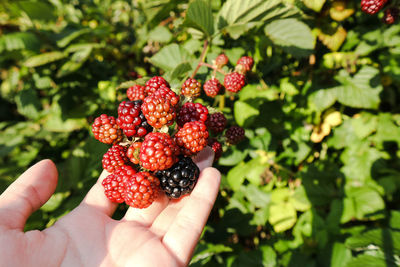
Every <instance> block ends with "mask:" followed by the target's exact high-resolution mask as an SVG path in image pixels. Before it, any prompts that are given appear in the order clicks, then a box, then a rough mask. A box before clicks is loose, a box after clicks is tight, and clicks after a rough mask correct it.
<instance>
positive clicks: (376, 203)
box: [346, 187, 385, 220]
mask: <svg viewBox="0 0 400 267" xmlns="http://www.w3.org/2000/svg"><path fill="white" fill-rule="evenodd" d="M346 194H347V197H348V198H350V199H351V201H352V202H353V204H354V210H355V214H354V215H355V217H356V218H357V219H359V220H363V219H372V220H374V219H378V218H381V217H382V216H379V212H382V211H383V210H384V209H385V202H384V201H383V199H382V197H381V196H380V195H379V193H378V192H377V191H375V190H373V189H371V188H369V187H350V188H348V189H347V190H346ZM380 215H382V214H380Z"/></svg>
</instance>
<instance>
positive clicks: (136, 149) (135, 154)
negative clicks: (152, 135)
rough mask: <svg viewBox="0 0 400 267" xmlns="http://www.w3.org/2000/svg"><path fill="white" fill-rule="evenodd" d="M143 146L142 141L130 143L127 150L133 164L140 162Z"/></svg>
mask: <svg viewBox="0 0 400 267" xmlns="http://www.w3.org/2000/svg"><path fill="white" fill-rule="evenodd" d="M141 146H142V142H135V143H133V144H132V145H130V146H129V148H128V150H127V151H126V156H127V157H128V158H129V160H130V161H131V162H132V163H133V164H139V154H140V147H141Z"/></svg>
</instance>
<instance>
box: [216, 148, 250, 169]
mask: <svg viewBox="0 0 400 267" xmlns="http://www.w3.org/2000/svg"><path fill="white" fill-rule="evenodd" d="M247 154H248V151H247V150H240V149H237V148H236V147H232V146H230V147H228V150H226V151H225V152H224V153H223V154H222V157H221V158H220V159H219V161H218V163H219V164H220V165H223V166H234V165H236V164H238V163H239V162H241V161H242V160H244V158H245V157H246V156H247Z"/></svg>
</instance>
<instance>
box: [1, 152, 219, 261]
mask: <svg viewBox="0 0 400 267" xmlns="http://www.w3.org/2000/svg"><path fill="white" fill-rule="evenodd" d="M195 161H196V163H197V165H198V166H199V167H200V169H201V170H202V171H201V174H200V178H199V180H198V183H197V185H196V187H195V188H194V190H193V192H192V193H191V194H190V195H189V196H185V197H183V198H181V199H179V200H168V198H167V197H166V196H165V195H163V194H162V195H160V196H159V197H158V199H157V200H156V201H155V202H154V203H153V204H152V205H151V206H150V207H148V208H146V209H135V208H129V209H128V211H127V212H126V214H125V216H124V217H123V218H122V219H121V220H114V219H112V218H111V216H112V214H113V213H114V211H115V209H116V207H117V204H115V203H112V202H111V201H109V200H108V199H107V198H106V197H105V195H104V192H103V187H102V185H101V181H102V180H103V179H104V178H105V177H106V175H107V173H104V172H103V173H102V175H101V176H100V178H99V179H98V181H97V182H96V184H95V185H94V186H93V187H92V188H91V189H90V191H89V192H88V193H87V195H86V197H85V198H84V200H83V201H82V202H81V203H80V204H79V206H78V207H76V208H75V209H74V210H73V211H71V212H70V213H68V214H67V215H65V216H64V217H62V218H61V219H59V220H58V221H57V222H56V223H55V224H54V225H53V226H51V227H49V228H47V229H45V230H43V231H39V230H33V231H28V232H23V229H24V225H25V223H26V220H27V218H28V217H29V216H30V215H31V214H32V212H34V211H35V210H37V209H38V208H40V207H41V206H42V205H43V204H44V203H46V201H47V200H48V199H49V198H50V196H51V195H52V194H53V193H54V190H55V188H56V185H57V180H58V173H57V169H56V167H55V165H54V163H53V162H52V161H50V160H43V161H40V162H39V163H37V164H36V165H34V166H32V167H31V168H29V169H28V170H27V171H26V172H25V173H23V174H22V175H21V176H20V177H19V178H18V179H17V180H16V181H15V182H14V183H13V184H11V185H10V186H9V187H8V188H7V190H6V191H4V193H3V194H2V195H1V196H0V266H74V267H76V266H85V267H86V266H152V267H153V266H186V265H187V264H188V263H189V261H190V259H191V256H192V253H193V250H194V248H195V246H196V244H197V242H198V240H199V237H200V234H201V232H202V230H203V228H204V225H205V224H206V221H207V218H208V216H209V214H210V212H211V209H212V206H213V204H214V202H215V199H216V196H217V194H218V189H219V183H220V179H221V175H220V173H219V172H218V170H216V169H215V168H211V167H209V166H211V164H212V161H213V152H212V150H211V149H208V148H207V149H205V150H203V151H202V152H200V155H198V157H197V158H196V159H195Z"/></svg>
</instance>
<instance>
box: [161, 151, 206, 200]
mask: <svg viewBox="0 0 400 267" xmlns="http://www.w3.org/2000/svg"><path fill="white" fill-rule="evenodd" d="M155 175H156V176H157V178H158V179H159V180H160V185H161V189H162V190H163V191H164V192H165V194H166V195H167V196H168V197H169V198H180V197H181V196H183V195H186V194H189V193H190V192H192V190H193V188H194V186H195V185H196V183H197V180H198V178H199V175H200V169H199V167H197V165H196V164H195V163H194V162H193V160H192V159H191V158H190V157H183V156H180V157H179V161H178V162H177V163H175V164H174V165H173V166H172V167H171V168H169V169H166V170H162V171H158V172H156V173H155Z"/></svg>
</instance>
